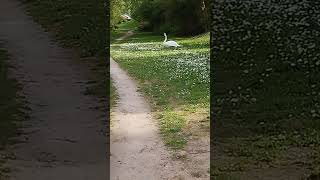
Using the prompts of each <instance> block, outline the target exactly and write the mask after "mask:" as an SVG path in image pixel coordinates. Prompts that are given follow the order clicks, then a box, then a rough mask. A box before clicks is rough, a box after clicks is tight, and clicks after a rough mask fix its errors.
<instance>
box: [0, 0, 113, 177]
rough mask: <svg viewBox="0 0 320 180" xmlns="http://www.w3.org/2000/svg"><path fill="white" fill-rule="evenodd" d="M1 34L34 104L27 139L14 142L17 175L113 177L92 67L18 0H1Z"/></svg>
mask: <svg viewBox="0 0 320 180" xmlns="http://www.w3.org/2000/svg"><path fill="white" fill-rule="evenodd" d="M0 39H1V40H3V41H4V42H5V45H6V46H7V47H6V48H7V49H8V50H9V53H10V54H11V55H12V57H11V64H12V65H13V66H14V67H15V69H13V70H12V75H14V76H16V78H17V79H19V82H20V83H22V84H23V86H24V88H23V90H22V93H23V94H25V96H26V98H27V99H26V100H27V101H28V102H29V103H30V108H31V110H30V120H28V121H26V123H25V124H24V129H23V130H24V132H25V133H27V134H26V135H24V136H23V137H21V139H23V140H24V141H25V142H24V143H19V144H17V145H15V146H14V147H12V149H13V152H14V154H15V155H16V159H14V160H11V161H9V162H8V165H9V166H10V167H11V168H13V171H12V173H11V176H12V179H15V180H62V179H68V180H86V179H88V180H106V179H108V178H109V175H108V170H109V168H108V167H107V164H108V161H107V154H106V152H107V145H106V136H105V130H106V127H104V125H103V121H104V117H105V116H106V115H105V114H104V112H102V111H99V110H96V108H95V107H96V106H98V104H99V99H98V98H95V97H92V96H86V95H84V92H85V90H86V83H87V81H88V80H89V79H88V76H87V75H88V74H87V73H88V68H86V67H85V66H82V65H80V63H78V62H79V61H77V60H76V59H77V57H76V55H75V54H74V53H73V52H72V51H70V50H66V49H63V48H60V47H59V46H58V45H57V44H56V43H55V42H53V41H52V40H51V39H50V37H49V35H48V33H45V32H43V30H42V29H41V27H40V26H38V25H37V24H35V23H34V22H33V21H32V19H31V18H30V17H28V16H26V15H25V13H24V9H23V6H21V4H20V3H19V1H17V0H1V5H0ZM103 116H104V117H103Z"/></svg>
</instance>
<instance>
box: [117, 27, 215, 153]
mask: <svg viewBox="0 0 320 180" xmlns="http://www.w3.org/2000/svg"><path fill="white" fill-rule="evenodd" d="M170 38H172V37H169V39H170ZM174 39H175V40H176V41H177V42H178V43H179V44H181V45H182V47H181V48H176V49H172V48H167V47H164V46H163V44H162V42H163V37H162V35H156V34H152V33H143V32H136V34H135V35H133V36H131V37H130V38H129V39H127V40H125V41H123V42H119V43H116V44H113V45H111V56H112V57H113V59H114V60H115V61H117V62H118V63H119V64H120V66H121V67H122V68H123V69H125V70H126V71H127V72H128V73H129V75H130V76H132V77H134V78H135V79H136V80H137V81H138V83H139V88H140V91H142V92H143V93H144V94H145V95H147V97H148V98H149V99H150V102H151V104H152V107H153V109H154V110H155V111H157V112H158V113H157V114H158V115H159V117H158V119H159V122H160V123H159V125H160V131H161V133H162V135H163V137H164V141H165V144H166V145H167V146H169V147H170V148H172V149H174V150H177V149H182V148H183V147H184V146H185V145H186V143H187V141H188V136H189V134H188V133H187V132H188V130H191V129H192V124H193V123H197V124H199V127H200V128H198V127H197V128H194V130H195V129H196V130H197V131H201V130H202V131H205V132H207V135H209V112H208V110H209V94H210V93H209V88H210V80H209V63H210V60H209V59H210V58H209V57H210V54H209V34H208V33H207V34H203V35H200V36H198V37H188V38H174ZM203 109H206V110H205V111H203ZM199 112H205V113H202V114H201V115H200V114H199ZM197 113H198V115H199V117H201V118H200V119H197V118H195V116H196V115H197ZM200 121H201V122H200ZM201 128H202V129H201ZM204 129H205V130H204ZM192 130H193V129H192ZM189 133H190V132H189Z"/></svg>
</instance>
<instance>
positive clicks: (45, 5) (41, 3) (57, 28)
mask: <svg viewBox="0 0 320 180" xmlns="http://www.w3.org/2000/svg"><path fill="white" fill-rule="evenodd" d="M25 3H26V5H27V9H28V12H29V13H30V15H32V16H33V17H34V19H35V20H36V21H37V22H38V23H39V24H41V25H43V26H44V27H45V28H46V29H48V30H50V31H52V32H55V34H56V36H57V37H58V38H59V40H60V41H61V42H62V43H64V44H65V45H67V46H71V47H76V48H79V49H80V50H81V53H82V55H83V56H93V55H103V56H104V57H105V53H106V48H107V47H108V45H107V42H108V41H107V40H108V38H109V36H108V28H106V27H108V25H107V24H108V23H109V21H108V17H107V14H108V12H107V11H106V9H108V8H109V7H107V6H108V3H105V1H104V0H93V1H91V0H69V1H65V0H55V1H54V2H53V1H51V0H26V1H25Z"/></svg>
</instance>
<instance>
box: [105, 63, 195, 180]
mask: <svg viewBox="0 0 320 180" xmlns="http://www.w3.org/2000/svg"><path fill="white" fill-rule="evenodd" d="M110 61H111V63H110V67H111V78H112V80H113V82H114V86H115V87H116V89H117V92H118V95H119V99H118V103H117V106H116V107H115V109H114V110H113V111H114V112H113V113H114V114H113V116H112V121H113V122H114V126H113V127H112V129H111V144H110V147H111V158H110V163H111V164H110V165H111V180H129V179H130V180H163V179H170V180H171V179H172V180H173V179H177V180H179V179H181V180H189V179H190V180H191V179H193V178H191V177H189V176H187V172H185V170H184V169H183V168H181V167H182V166H181V164H179V163H178V161H172V159H171V157H170V155H169V152H168V151H167V150H166V148H165V147H164V145H163V143H162V140H161V137H160V136H159V134H158V128H157V126H156V122H155V121H154V119H152V116H151V110H150V107H149V105H148V104H147V103H146V101H145V99H144V98H143V97H142V96H141V95H140V93H138V89H137V86H136V84H135V82H134V81H133V80H132V79H131V78H130V77H129V76H128V75H127V74H126V72H125V71H123V70H122V69H120V67H119V65H118V64H117V63H116V62H115V61H113V60H112V59H111V60H110Z"/></svg>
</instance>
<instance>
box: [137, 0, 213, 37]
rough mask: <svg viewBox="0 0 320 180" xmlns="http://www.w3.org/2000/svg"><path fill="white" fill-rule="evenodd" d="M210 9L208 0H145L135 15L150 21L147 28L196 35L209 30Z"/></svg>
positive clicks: (139, 18) (141, 19)
mask: <svg viewBox="0 0 320 180" xmlns="http://www.w3.org/2000/svg"><path fill="white" fill-rule="evenodd" d="M208 9H209V8H208V1H206V0H201V1H200V0H151V1H150V0H144V1H142V2H141V4H140V5H139V6H138V7H137V8H136V9H134V10H133V16H134V17H135V18H136V19H138V20H139V21H143V22H148V24H147V25H146V26H147V27H146V28H145V29H146V30H153V31H155V32H168V33H170V32H171V33H176V34H179V35H194V34H199V33H202V32H205V31H206V30H207V23H208V21H209V19H208Z"/></svg>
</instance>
